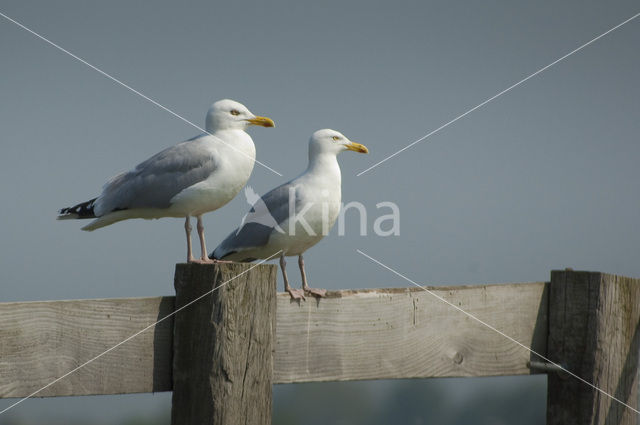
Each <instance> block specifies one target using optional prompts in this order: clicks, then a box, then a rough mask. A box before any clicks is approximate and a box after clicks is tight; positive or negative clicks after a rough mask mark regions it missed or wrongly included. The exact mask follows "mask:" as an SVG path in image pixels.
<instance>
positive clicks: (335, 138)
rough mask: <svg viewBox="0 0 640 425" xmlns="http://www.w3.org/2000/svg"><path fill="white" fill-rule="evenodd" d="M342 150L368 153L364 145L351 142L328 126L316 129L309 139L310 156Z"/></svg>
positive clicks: (337, 152) (336, 153) (336, 152)
mask: <svg viewBox="0 0 640 425" xmlns="http://www.w3.org/2000/svg"><path fill="white" fill-rule="evenodd" d="M342 151H354V152H360V153H369V149H367V147H366V146H365V145H361V144H360V143H356V142H352V141H351V140H349V139H348V138H347V137H346V136H345V135H344V134H342V133H340V132H339V131H335V130H331V129H328V128H326V129H324V130H318V131H316V132H315V133H313V135H312V136H311V139H310V140H309V155H310V156H315V155H317V154H321V153H332V154H334V155H338V154H339V153H340V152H342Z"/></svg>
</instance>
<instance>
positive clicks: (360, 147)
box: [345, 142, 369, 153]
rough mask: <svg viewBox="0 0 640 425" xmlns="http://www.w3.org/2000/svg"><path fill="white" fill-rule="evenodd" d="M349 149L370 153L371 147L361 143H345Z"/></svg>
mask: <svg viewBox="0 0 640 425" xmlns="http://www.w3.org/2000/svg"><path fill="white" fill-rule="evenodd" d="M345 147H346V148H347V149H349V150H350V151H354V152H360V153H369V149H367V147H366V146H365V145H361V144H360V143H356V142H351V143H349V144H348V145H345Z"/></svg>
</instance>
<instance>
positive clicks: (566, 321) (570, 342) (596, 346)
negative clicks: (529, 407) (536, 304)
mask: <svg viewBox="0 0 640 425" xmlns="http://www.w3.org/2000/svg"><path fill="white" fill-rule="evenodd" d="M549 311H550V318H549V343H548V357H549V359H550V360H552V361H554V362H556V363H559V364H561V365H562V366H564V367H566V368H567V369H568V370H570V371H571V372H573V373H575V374H576V375H578V376H580V377H581V378H583V379H585V380H586V381H588V382H590V383H592V384H593V385H595V386H596V387H598V388H600V389H601V390H603V391H605V392H606V393H608V394H610V395H612V396H614V397H615V398H617V399H619V400H621V401H623V402H624V403H626V404H628V405H630V406H632V407H633V408H635V409H638V384H639V382H640V375H639V372H638V360H639V352H640V279H631V278H626V277H619V276H614V275H609V274H604V273H598V272H574V271H568V270H567V271H553V272H552V273H551V284H550V298H549ZM548 382H549V384H548V398H547V424H549V425H553V424H569V425H571V424H581V425H582V424H611V425H612V424H623V425H630V424H638V423H640V422H639V418H640V415H638V414H637V413H635V412H633V411H632V410H631V409H629V408H628V407H625V406H624V405H622V404H620V403H618V402H616V401H614V400H612V399H611V398H610V397H607V396H606V395H604V394H602V393H600V392H599V391H596V390H595V389H593V388H592V387H590V386H588V385H587V384H585V383H583V382H581V381H579V380H577V379H575V378H574V377H571V376H569V375H567V374H566V373H552V374H549V381H548Z"/></svg>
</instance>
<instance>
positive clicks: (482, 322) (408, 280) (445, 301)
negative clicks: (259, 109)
mask: <svg viewBox="0 0 640 425" xmlns="http://www.w3.org/2000/svg"><path fill="white" fill-rule="evenodd" d="M356 251H357V252H358V253H359V254H361V255H363V256H364V257H366V258H368V259H369V260H371V261H373V262H374V263H376V264H378V265H379V266H382V267H383V268H385V269H387V270H389V271H390V272H391V273H393V274H395V275H396V276H399V277H401V278H402V279H404V280H406V281H407V282H409V283H411V284H413V285H415V286H417V287H418V288H420V289H422V290H424V291H425V292H427V293H428V294H429V295H433V296H434V297H436V298H437V299H439V300H440V301H442V302H443V303H446V304H448V305H450V306H451V307H453V308H455V309H456V310H458V311H459V312H461V313H462V314H464V315H466V316H468V317H469V318H471V319H473V320H475V321H476V322H478V323H480V324H482V325H484V326H486V327H487V328H489V329H491V330H492V331H494V332H496V333H498V334H500V335H502V336H503V337H505V338H507V339H508V340H509V341H511V342H513V343H515V344H517V345H519V346H520V347H522V348H524V349H525V350H527V351H529V352H530V353H533V354H535V355H536V356H538V357H540V358H541V359H543V360H545V361H546V362H548V363H550V364H552V365H553V366H556V367H557V368H559V369H562V371H564V372H566V373H567V374H569V375H571V376H573V377H574V378H576V379H577V380H579V381H581V382H583V383H585V384H587V385H588V386H590V387H591V388H593V389H594V390H596V391H598V392H600V393H601V394H603V395H605V396H607V397H609V398H610V399H612V400H615V401H617V402H618V403H620V404H622V405H623V406H625V407H628V408H629V409H631V410H633V411H634V412H635V413H638V414H640V410H636V409H635V408H633V407H632V406H629V405H628V404H627V403H625V402H624V401H622V400H619V399H617V398H616V397H614V396H612V395H611V394H609V393H607V392H606V391H604V390H601V389H600V388H598V387H596V386H595V385H593V384H592V383H591V382H589V381H587V380H586V379H584V378H581V377H579V376H578V375H576V374H575V373H573V372H571V371H569V370H567V369H566V368H564V367H562V366H561V365H559V364H558V363H555V362H553V361H551V360H549V359H548V358H546V357H545V356H543V355H542V354H539V353H537V352H536V351H534V350H532V349H531V348H529V347H527V346H526V345H524V344H523V343H521V342H519V341H517V340H515V339H514V338H512V337H510V336H509V335H507V334H505V333H504V332H502V331H500V330H499V329H496V328H495V327H493V326H491V325H490V324H488V323H487V322H484V321H482V320H481V319H478V318H477V317H476V316H474V315H473V314H471V313H468V312H466V311H465V310H463V309H462V308H460V307H458V306H457V305H455V304H453V303H451V302H449V301H447V300H446V299H444V298H442V297H441V296H440V295H438V294H436V293H435V292H433V291H430V290H429V289H427V288H425V287H424V286H422V285H420V284H419V283H416V282H415V281H413V280H411V279H409V278H408V277H407V276H405V275H403V274H402V273H400V272H398V271H396V270H394V269H392V268H391V267H389V266H387V265H386V264H383V263H382V262H380V261H378V260H376V259H375V258H373V257H371V256H370V255H367V254H365V253H364V252H362V251H360V250H359V249H356Z"/></svg>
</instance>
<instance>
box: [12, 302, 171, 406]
mask: <svg viewBox="0 0 640 425" xmlns="http://www.w3.org/2000/svg"><path fill="white" fill-rule="evenodd" d="M173 301H174V300H173V297H154V298H127V299H110V300H109V299H102V300H75V301H44V302H22V303H2V304H0V398H8V397H25V396H28V395H30V394H32V393H33V392H34V391H37V390H39V389H40V388H42V387H44V386H45V385H47V384H49V383H50V382H52V381H54V380H55V379H57V378H59V377H61V376H63V375H64V374H66V373H67V372H69V371H70V370H73V369H74V368H76V367H78V366H79V365H81V364H82V363H84V362H86V361H88V360H90V359H92V358H93V357H95V356H97V355H99V354H100V353H102V352H104V351H105V350H107V349H109V348H111V347H113V346H114V345H116V344H118V343H119V342H121V341H123V340H125V339H126V338H128V337H130V336H131V335H133V334H135V333H136V332H138V331H140V330H141V329H144V328H145V327H146V326H148V325H150V324H152V323H154V322H156V321H158V320H159V319H161V318H162V317H165V316H166V315H168V314H170V313H171V312H172V311H173ZM172 332H173V320H172V319H171V318H169V319H166V320H164V321H163V322H161V323H160V324H159V325H157V326H155V327H152V328H150V329H148V330H147V331H145V332H143V333H141V334H140V335H138V336H137V337H135V338H133V339H131V340H130V341H127V342H126V343H124V344H122V345H121V346H119V347H118V348H115V349H114V350H112V351H110V352H109V353H107V354H105V355H104V356H102V357H100V358H99V359H97V360H96V361H94V362H92V363H90V364H88V365H87V366H85V367H83V368H82V369H79V370H78V371H77V372H74V373H73V374H71V375H69V376H67V377H66V378H64V379H62V380H60V381H58V382H57V383H55V384H53V385H52V386H50V387H48V388H46V389H44V390H43V391H41V392H39V393H38V394H37V395H36V396H37V397H48V396H66V395H88V394H120V393H141V392H152V391H168V390H170V389H171V370H172V365H171V350H170V347H171V345H172V342H171V341H172Z"/></svg>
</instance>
